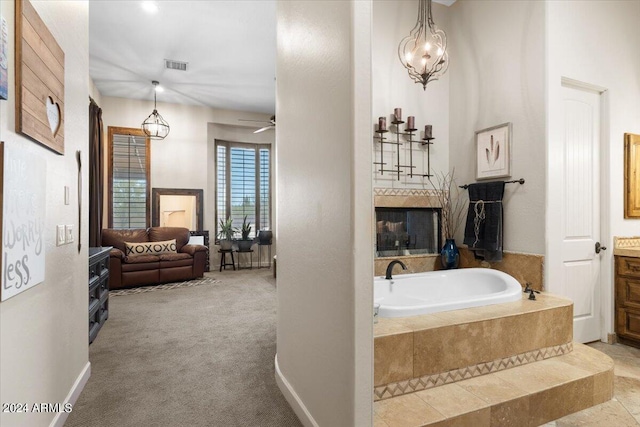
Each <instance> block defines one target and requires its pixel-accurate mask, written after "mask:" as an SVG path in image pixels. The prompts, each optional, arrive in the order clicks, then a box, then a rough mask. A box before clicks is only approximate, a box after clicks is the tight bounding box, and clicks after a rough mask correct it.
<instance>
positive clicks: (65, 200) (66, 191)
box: [64, 185, 69, 205]
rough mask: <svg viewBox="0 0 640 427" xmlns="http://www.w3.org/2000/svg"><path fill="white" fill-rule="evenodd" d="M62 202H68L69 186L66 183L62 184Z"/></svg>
mask: <svg viewBox="0 0 640 427" xmlns="http://www.w3.org/2000/svg"><path fill="white" fill-rule="evenodd" d="M64 204H65V205H68V204H69V186H68V185H65V186H64Z"/></svg>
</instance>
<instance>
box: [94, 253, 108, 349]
mask: <svg viewBox="0 0 640 427" xmlns="http://www.w3.org/2000/svg"><path fill="white" fill-rule="evenodd" d="M110 251H111V246H107V247H97V248H89V344H91V343H92V342H93V340H94V339H96V336H97V335H98V332H99V331H100V328H102V325H104V323H105V322H106V321H107V319H108V318H109V252H110Z"/></svg>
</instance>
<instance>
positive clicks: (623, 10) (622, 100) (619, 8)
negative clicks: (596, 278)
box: [547, 0, 640, 338]
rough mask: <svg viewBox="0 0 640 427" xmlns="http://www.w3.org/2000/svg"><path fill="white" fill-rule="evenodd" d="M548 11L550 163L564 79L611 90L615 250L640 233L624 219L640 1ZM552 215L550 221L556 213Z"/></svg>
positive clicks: (609, 175)
mask: <svg viewBox="0 0 640 427" xmlns="http://www.w3.org/2000/svg"><path fill="white" fill-rule="evenodd" d="M547 9H548V10H547V19H548V26H547V46H548V52H547V54H548V64H549V67H548V70H547V78H548V98H549V119H548V120H549V136H548V144H549V156H550V158H549V162H550V165H551V164H552V162H553V158H552V157H551V156H553V147H554V145H553V144H554V141H555V140H557V138H558V137H559V136H558V134H557V132H558V129H560V125H561V124H560V123H559V121H558V115H557V111H558V107H559V105H560V102H561V100H560V95H559V94H560V87H561V86H560V82H561V78H562V77H567V78H571V79H574V80H578V81H581V82H584V83H588V84H591V85H595V86H599V87H601V88H604V89H606V92H605V95H604V98H605V105H604V110H605V118H604V120H605V125H606V126H608V129H605V131H604V138H605V141H604V143H605V147H607V145H608V149H606V148H605V150H604V151H603V152H601V155H602V156H603V157H602V164H603V166H604V168H605V169H606V170H607V172H606V173H605V174H604V177H603V182H602V185H601V203H602V204H603V205H604V206H605V207H606V208H605V217H604V218H603V221H604V222H603V224H602V231H603V236H602V238H603V245H604V246H607V247H609V248H610V249H613V236H637V235H638V234H639V231H640V221H638V220H637V219H635V220H634V219H626V220H625V219H624V213H623V211H624V166H623V164H624V143H623V138H624V133H625V132H629V133H636V134H638V133H640V79H639V78H638V76H639V75H640V48H639V46H640V26H638V19H639V18H640V1H638V0H633V1H572V2H568V1H565V2H555V1H550V2H548V5H547ZM550 172H554V171H553V170H552V171H550ZM549 185H551V183H549ZM548 215H549V216H550V217H549V219H548V220H549V221H550V220H551V217H552V215H553V212H548ZM607 216H608V219H607V218H606V217H607ZM612 252H613V251H612V250H610V251H607V252H605V253H604V254H603V258H602V271H601V274H602V277H603V278H604V283H603V284H604V293H603V295H602V304H603V307H605V322H604V329H603V331H602V333H603V334H602V336H603V338H606V333H609V332H613V301H614V299H613V268H612V263H613V253H612Z"/></svg>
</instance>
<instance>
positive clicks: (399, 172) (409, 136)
mask: <svg viewBox="0 0 640 427" xmlns="http://www.w3.org/2000/svg"><path fill="white" fill-rule="evenodd" d="M404 123H405V122H404V121H403V120H402V109H401V108H394V110H393V120H392V121H391V124H392V125H394V126H395V130H392V131H391V132H392V133H393V134H395V138H393V137H391V138H387V137H386V136H385V134H386V133H389V129H388V128H387V118H386V117H380V118H378V129H377V130H376V131H375V133H376V135H374V137H373V138H374V139H375V140H377V142H378V143H379V144H380V161H379V162H373V164H374V165H377V166H379V167H380V168H379V169H377V171H378V172H380V175H384V173H385V172H387V173H391V174H392V175H396V176H397V179H398V181H399V180H400V177H401V176H408V177H410V178H413V177H421V178H424V177H431V176H433V175H432V174H431V148H430V147H431V144H433V140H434V139H435V138H433V136H432V126H431V125H426V126H425V127H424V138H422V139H420V137H419V135H417V134H416V132H417V131H418V128H416V124H415V117H414V116H409V117H407V122H406V124H407V125H406V127H405V129H404V131H402V130H401V129H402V126H401V125H403V124H404ZM401 136H402V139H401ZM393 139H395V141H393ZM405 143H407V144H408V147H409V148H408V150H409V164H408V165H403V164H400V146H402V145H404V144H405ZM414 143H419V144H420V145H421V146H425V145H426V147H427V149H426V154H427V170H426V172H427V173H422V174H421V173H415V172H414V169H417V167H416V166H415V165H414V164H413V150H414V149H413V144H414ZM385 144H388V145H395V146H396V162H395V165H394V164H393V161H392V162H391V165H392V166H390V167H385V166H386V165H388V164H389V163H387V162H385V161H384V147H385ZM405 169H408V172H406V171H405Z"/></svg>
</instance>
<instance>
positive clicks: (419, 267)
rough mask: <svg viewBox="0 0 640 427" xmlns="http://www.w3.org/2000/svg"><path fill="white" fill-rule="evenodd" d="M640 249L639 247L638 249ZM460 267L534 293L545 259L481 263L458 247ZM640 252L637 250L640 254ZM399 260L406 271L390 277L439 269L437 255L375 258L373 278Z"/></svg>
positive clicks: (508, 255)
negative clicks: (508, 279) (488, 272)
mask: <svg viewBox="0 0 640 427" xmlns="http://www.w3.org/2000/svg"><path fill="white" fill-rule="evenodd" d="M639 249H640V248H639ZM459 250H460V268H471V267H488V268H493V269H495V270H500V271H503V272H505V273H507V274H509V275H511V276H513V277H515V279H516V280H517V281H518V282H520V283H521V284H524V283H531V287H532V288H533V289H536V290H539V291H541V290H543V289H544V287H543V280H542V278H543V270H544V256H543V255H534V254H522V253H518V252H504V254H503V258H502V261H501V262H491V263H487V262H483V261H481V260H477V259H475V258H474V256H473V252H471V251H470V250H469V249H467V248H466V247H464V246H463V247H460V248H459ZM639 252H640V251H639ZM394 259H399V260H400V261H402V262H403V263H404V264H405V265H406V266H407V270H402V269H401V268H395V269H394V270H393V274H407V273H418V272H423V271H434V270H441V269H442V266H441V263H440V255H439V254H438V255H436V254H434V255H407V256H402V255H400V256H397V257H385V258H376V259H375V262H374V275H375V276H384V275H385V271H386V269H387V265H389V262H390V261H392V260H394Z"/></svg>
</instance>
